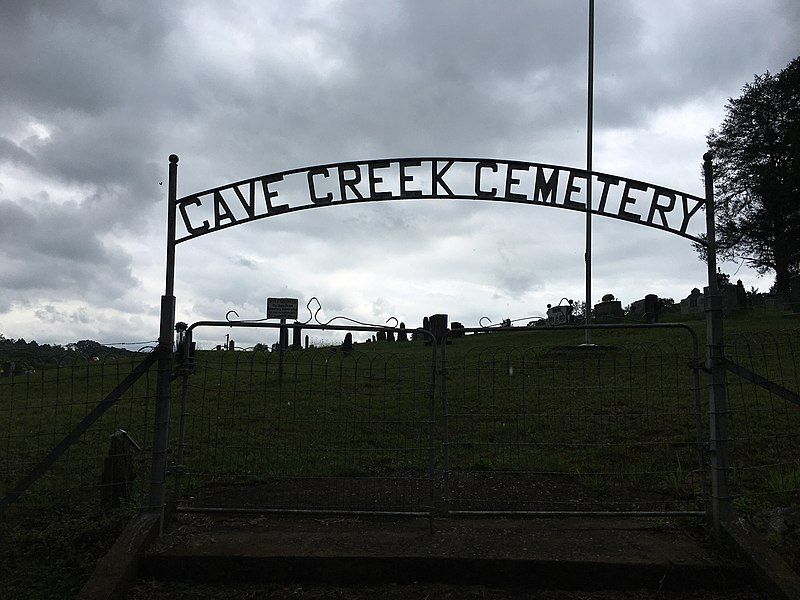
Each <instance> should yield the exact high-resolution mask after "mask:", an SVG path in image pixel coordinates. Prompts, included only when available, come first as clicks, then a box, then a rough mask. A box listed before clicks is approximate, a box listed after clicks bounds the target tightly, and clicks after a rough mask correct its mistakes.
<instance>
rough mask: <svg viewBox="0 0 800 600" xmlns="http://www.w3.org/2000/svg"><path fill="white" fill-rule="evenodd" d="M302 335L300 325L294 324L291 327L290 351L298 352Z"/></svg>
mask: <svg viewBox="0 0 800 600" xmlns="http://www.w3.org/2000/svg"><path fill="white" fill-rule="evenodd" d="M302 335H303V328H302V326H301V325H300V323H295V324H294V325H292V349H293V350H300V348H301V345H300V339H301V337H302Z"/></svg>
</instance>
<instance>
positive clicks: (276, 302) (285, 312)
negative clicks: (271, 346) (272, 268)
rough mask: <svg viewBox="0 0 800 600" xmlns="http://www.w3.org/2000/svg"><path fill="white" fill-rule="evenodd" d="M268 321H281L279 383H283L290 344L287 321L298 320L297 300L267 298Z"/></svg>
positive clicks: (279, 334)
mask: <svg viewBox="0 0 800 600" xmlns="http://www.w3.org/2000/svg"><path fill="white" fill-rule="evenodd" d="M267 319H280V322H281V327H280V329H279V330H278V331H279V333H278V382H279V383H283V362H284V359H285V356H286V346H288V345H289V344H288V342H289V329H288V328H287V327H286V319H295V320H297V298H267Z"/></svg>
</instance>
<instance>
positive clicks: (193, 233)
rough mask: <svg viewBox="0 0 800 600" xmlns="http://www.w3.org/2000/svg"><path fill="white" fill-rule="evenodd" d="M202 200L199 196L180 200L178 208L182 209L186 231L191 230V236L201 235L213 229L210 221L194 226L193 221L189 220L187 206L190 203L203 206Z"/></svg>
mask: <svg viewBox="0 0 800 600" xmlns="http://www.w3.org/2000/svg"><path fill="white" fill-rule="evenodd" d="M202 204H203V203H202V202H201V201H200V198H198V197H197V196H189V197H188V198H186V199H185V200H181V201H180V202H178V210H179V211H181V218H182V219H183V224H184V225H185V226H186V231H188V232H189V235H190V236H196V235H200V234H202V233H205V232H206V231H208V230H209V229H211V224H210V223H209V222H208V221H203V224H202V225H201V226H200V227H192V224H191V222H189V215H188V214H186V207H187V206H189V205H193V206H202Z"/></svg>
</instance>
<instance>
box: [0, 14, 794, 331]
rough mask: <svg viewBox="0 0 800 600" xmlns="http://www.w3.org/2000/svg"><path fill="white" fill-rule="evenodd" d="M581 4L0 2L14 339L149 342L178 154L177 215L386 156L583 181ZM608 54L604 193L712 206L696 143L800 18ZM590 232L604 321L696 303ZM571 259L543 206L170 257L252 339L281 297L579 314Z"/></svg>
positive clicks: (652, 35)
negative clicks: (469, 160)
mask: <svg viewBox="0 0 800 600" xmlns="http://www.w3.org/2000/svg"><path fill="white" fill-rule="evenodd" d="M586 5H587V2H585V1H579V0H575V1H563V0H538V1H537V0H528V1H526V2H522V1H513V0H507V1H493V2H489V1H482V2H478V1H472V2H469V1H455V0H454V1H437V2H431V1H429V0H425V1H422V0H419V1H412V0H408V1H404V2H403V1H391V2H389V1H385V2H384V1H380V0H365V1H336V0H318V1H309V2H304V1H300V0H291V1H288V2H278V1H271V2H255V1H253V0H248V1H246V2H230V1H229V2H225V3H221V2H179V1H171V2H146V1H139V2H128V1H118V2H117V1H107V0H104V1H101V2H87V1H81V0H73V1H70V2H55V1H53V2H28V1H9V0H7V1H4V2H2V3H1V4H0V65H1V66H0V332H2V333H3V334H4V335H5V336H6V337H13V338H18V337H24V338H25V339H28V340H30V339H36V340H37V341H39V342H57V343H66V342H71V341H75V340H78V339H86V338H89V339H95V340H98V341H101V342H117V341H135V340H153V339H155V338H156V337H157V329H158V306H159V298H160V295H161V294H162V293H163V286H164V261H165V259H164V248H165V241H164V240H165V222H166V191H167V190H166V188H167V186H166V177H167V175H166V173H167V156H168V155H169V154H171V153H175V154H178V155H179V156H180V165H179V183H178V190H179V195H181V196H183V195H186V194H189V193H192V192H196V191H200V190H202V189H206V188H210V187H213V186H217V185H222V184H225V183H229V182H233V181H237V180H240V179H245V178H248V177H255V176H258V175H262V174H267V173H273V172H276V171H281V170H285V169H291V168H295V167H303V166H308V165H315V164H321V163H329V162H339V161H350V160H353V161H358V160H365V159H371V158H383V157H396V156H481V157H494V158H499V159H515V160H524V161H531V162H546V163H555V164H562V165H568V166H576V167H583V166H584V165H585V136H586V64H587V63H586V49H587V42H586V35H587V8H586ZM595 52H596V54H595V57H596V62H595V65H596V70H595V129H594V137H595V144H594V168H595V170H597V171H604V172H609V173H615V174H618V175H623V176H626V177H631V178H635V179H641V180H644V181H648V182H653V183H656V184H660V185H664V186H667V187H670V188H675V189H678V190H683V191H686V192H690V193H694V194H698V195H701V194H702V183H701V180H700V166H701V160H702V159H701V156H702V154H703V152H704V151H705V135H706V134H707V133H708V130H709V129H711V128H712V127H715V126H718V125H719V123H720V122H721V121H722V119H723V116H724V105H725V102H726V100H727V99H728V98H729V97H731V96H737V95H738V94H739V93H740V90H741V88H742V86H743V85H744V84H745V83H747V82H748V81H751V80H752V78H753V75H754V74H756V73H763V72H764V71H766V70H770V71H777V70H780V69H781V68H782V67H783V66H785V65H786V63H788V62H789V60H791V59H792V58H794V57H795V56H797V55H798V54H800V2H797V1H796V0H785V1H777V0H776V1H759V2H753V1H752V0H743V1H736V2H735V1H719V2H713V1H704V2H693V1H689V0H680V1H659V2H650V1H644V0H640V1H632V2H623V1H611V0H609V1H603V0H598V2H597V9H596V51H595ZM162 182H163V185H162ZM593 223H594V245H593V249H594V277H593V287H594V296H595V299H599V297H600V296H601V295H603V294H605V293H613V294H615V295H616V296H617V297H618V298H619V299H620V300H622V302H623V305H627V304H629V303H630V302H632V301H634V300H637V299H639V298H642V297H644V295H645V294H647V293H656V294H658V295H660V296H663V297H672V298H675V299H676V300H679V299H680V298H681V297H684V296H686V295H687V294H688V293H689V291H690V290H691V288H693V287H695V286H697V287H702V285H703V281H704V279H705V270H704V264H703V263H701V262H700V261H699V260H698V258H697V255H696V253H695V251H694V250H693V249H692V247H691V244H690V243H689V242H688V241H687V240H685V239H683V238H680V237H677V236H674V235H671V234H669V233H665V232H661V231H656V230H652V229H648V228H645V227H640V226H636V225H632V224H630V223H625V222H620V221H615V220H611V219H607V218H602V217H597V218H595V219H594V220H593ZM583 240H584V219H583V216H582V215H580V214H578V213H575V212H571V211H565V210H559V209H554V208H549V207H542V206H523V205H514V204H503V203H489V202H478V201H403V202H384V203H369V204H361V205H358V204H356V205H349V206H338V207H326V208H320V209H317V210H311V211H301V212H298V213H294V214H290V215H282V216H279V217H275V218H269V219H265V220H260V221H256V222H254V223H249V224H244V225H241V226H238V227H233V228H229V229H227V230H225V231H220V232H218V233H214V234H211V235H206V236H203V237H202V238H199V239H197V240H193V241H190V242H188V243H184V244H181V245H179V246H178V249H177V278H176V290H175V291H176V297H177V318H178V320H183V321H188V322H192V321H194V320H197V319H222V318H224V316H225V313H226V312H227V311H228V310H231V309H234V310H237V311H238V313H239V314H240V315H241V317H243V318H260V317H263V316H264V312H265V299H266V297H267V296H293V297H297V298H299V299H300V304H301V306H303V305H304V304H305V303H306V302H307V301H308V299H309V298H310V297H311V296H316V297H318V298H319V299H320V301H321V303H322V306H323V311H322V312H321V313H320V316H321V317H322V318H330V317H332V316H335V315H340V314H343V315H347V316H350V317H353V318H356V319H359V320H363V321H369V322H375V323H383V322H385V320H386V319H387V318H388V317H390V316H396V317H397V318H398V319H400V320H402V321H405V322H406V323H407V324H409V325H412V324H413V325H416V324H418V323H420V322H421V319H422V316H423V315H426V314H431V313H437V312H445V313H448V314H449V315H450V318H451V320H458V321H461V322H463V323H464V324H465V325H467V326H473V325H477V322H478V319H479V318H480V317H481V316H483V315H486V316H489V317H490V318H491V319H492V320H493V321H499V320H500V319H503V318H505V317H511V318H518V317H525V316H528V315H537V314H542V313H543V312H544V310H545V308H546V304H547V303H548V302H552V303H557V302H558V301H559V299H560V298H561V297H562V296H566V297H569V298H575V299H580V298H582V297H583V294H584V280H583V277H584V275H583V273H584V262H583V250H584V241H583ZM722 266H723V270H725V271H726V272H728V273H729V274H731V275H733V274H734V272H736V270H737V268H739V265H738V264H723V265H722ZM739 278H741V279H742V280H743V281H744V283H745V285H746V286H747V287H748V288H750V287H751V286H755V287H757V288H759V289H760V290H762V291H766V290H767V289H768V288H769V287H770V285H771V283H772V280H771V277H765V278H759V277H758V276H757V275H756V274H755V273H754V272H751V271H749V270H748V269H747V268H746V267H741V269H740V270H739V271H738V273H737V274H736V275H735V277H734V279H739ZM224 333H225V332H221V334H220V332H206V333H204V335H203V336H201V337H203V338H205V339H207V340H209V341H213V342H215V343H218V342H219V340H217V339H216V338H217V337H222V336H224ZM237 336H238V337H239V339H238V340H237V342H238V343H241V344H242V345H248V344H251V343H253V342H255V341H259V339H260V338H259V337H258V336H255V335H251V336H248V335H246V334H245V333H241V334H239V333H237ZM268 341H270V340H268Z"/></svg>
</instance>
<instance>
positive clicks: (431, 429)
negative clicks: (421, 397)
mask: <svg viewBox="0 0 800 600" xmlns="http://www.w3.org/2000/svg"><path fill="white" fill-rule="evenodd" d="M425 333H426V334H427V335H430V337H431V379H430V392H429V394H428V471H429V472H428V480H429V481H430V486H431V499H432V502H431V504H432V505H433V506H432V507H431V513H430V516H431V518H433V516H434V514H435V513H436V512H441V511H442V510H446V507H445V506H443V500H444V498H446V493H445V492H444V490H443V489H442V490H440V489H438V487H439V486H437V485H436V349H437V344H438V342H437V339H436V337H435V336H433V335H431V334H430V333H429V332H427V331H426V332H425ZM444 345H445V344H444V337H442V355H443V356H444ZM442 369H444V362H442ZM441 379H442V397H446V395H447V385H446V384H445V377H444V374H442V378H441ZM445 452H446V451H445ZM445 473H446V470H445ZM445 477H446V475H445ZM431 527H433V522H432V521H431Z"/></svg>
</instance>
